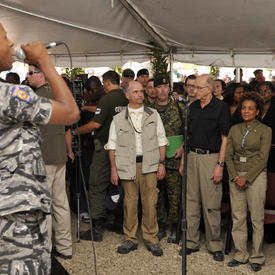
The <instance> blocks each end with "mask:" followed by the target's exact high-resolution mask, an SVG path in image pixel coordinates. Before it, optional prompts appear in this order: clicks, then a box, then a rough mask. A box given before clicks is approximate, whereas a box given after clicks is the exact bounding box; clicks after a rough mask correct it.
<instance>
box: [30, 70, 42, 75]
mask: <svg viewBox="0 0 275 275" xmlns="http://www.w3.org/2000/svg"><path fill="white" fill-rule="evenodd" d="M39 73H40V72H38V71H30V72H28V75H33V74H39Z"/></svg>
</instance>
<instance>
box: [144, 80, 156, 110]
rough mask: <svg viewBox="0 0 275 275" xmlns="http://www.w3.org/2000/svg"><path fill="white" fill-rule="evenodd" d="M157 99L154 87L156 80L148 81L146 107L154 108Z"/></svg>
mask: <svg viewBox="0 0 275 275" xmlns="http://www.w3.org/2000/svg"><path fill="white" fill-rule="evenodd" d="M156 98H157V93H156V89H155V87H154V79H153V78H151V79H149V80H148V82H147V84H146V88H145V94H144V102H143V103H144V105H145V106H147V107H153V106H154V104H155V101H156Z"/></svg>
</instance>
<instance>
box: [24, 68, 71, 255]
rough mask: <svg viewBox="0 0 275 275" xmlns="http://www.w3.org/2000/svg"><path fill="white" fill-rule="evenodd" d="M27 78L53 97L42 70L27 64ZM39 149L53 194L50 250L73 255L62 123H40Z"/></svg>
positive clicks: (41, 91) (48, 217)
mask: <svg viewBox="0 0 275 275" xmlns="http://www.w3.org/2000/svg"><path fill="white" fill-rule="evenodd" d="M27 78H28V81H29V83H30V85H31V86H32V87H34V88H35V89H36V90H35V92H36V94H38V95H39V96H42V97H46V98H50V99H51V98H52V97H53V95H52V90H51V87H50V85H49V84H48V83H47V81H46V79H45V75H44V73H43V72H42V71H41V70H40V69H39V68H38V67H37V66H34V65H30V66H29V71H28V74H27ZM39 128H40V132H41V137H42V142H41V151H42V156H43V160H44V162H45V166H46V170H47V183H48V188H49V191H50V194H51V196H52V198H53V202H52V215H47V223H48V235H49V245H50V250H51V249H52V242H51V238H52V230H54V231H55V234H54V236H55V248H54V249H53V253H54V254H55V255H56V256H59V257H61V258H63V259H71V258H72V235H71V216H70V207H69V203H68V198H67V193H66V182H65V172H66V161H67V152H66V140H65V127H64V125H48V124H47V125H40V127H39Z"/></svg>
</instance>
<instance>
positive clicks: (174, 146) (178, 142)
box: [166, 135, 183, 159]
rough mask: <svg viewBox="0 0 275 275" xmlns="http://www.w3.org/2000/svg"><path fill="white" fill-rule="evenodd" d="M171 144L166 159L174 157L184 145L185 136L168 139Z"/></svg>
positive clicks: (167, 148)
mask: <svg viewBox="0 0 275 275" xmlns="http://www.w3.org/2000/svg"><path fill="white" fill-rule="evenodd" d="M167 139H168V141H169V144H168V145H167V146H166V157H167V158H168V159H169V158H172V157H174V153H175V151H176V149H178V148H179V147H180V146H181V145H182V143H183V136H182V135H181V136H171V137H167Z"/></svg>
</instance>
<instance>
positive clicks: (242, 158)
mask: <svg viewBox="0 0 275 275" xmlns="http://www.w3.org/2000/svg"><path fill="white" fill-rule="evenodd" d="M249 132H250V129H246V132H245V134H244V135H243V138H242V144H241V148H242V149H243V153H244V143H245V139H246V137H247V135H248V134H249ZM240 162H246V157H245V156H242V157H240Z"/></svg>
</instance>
